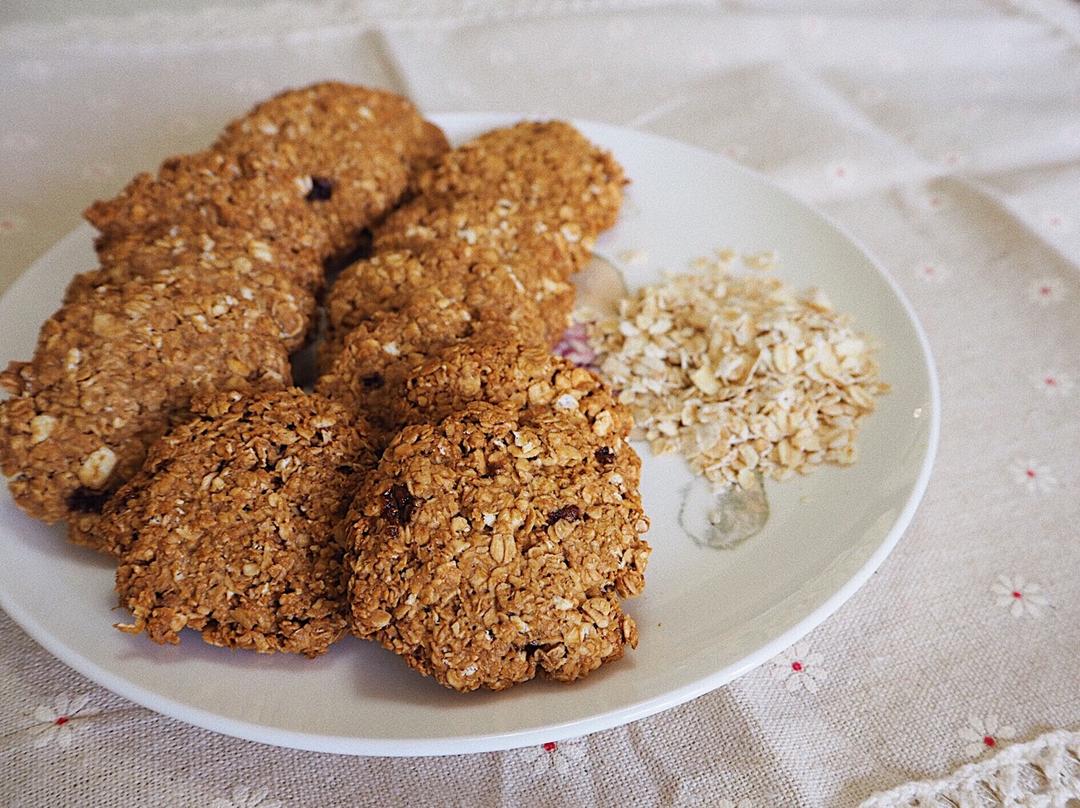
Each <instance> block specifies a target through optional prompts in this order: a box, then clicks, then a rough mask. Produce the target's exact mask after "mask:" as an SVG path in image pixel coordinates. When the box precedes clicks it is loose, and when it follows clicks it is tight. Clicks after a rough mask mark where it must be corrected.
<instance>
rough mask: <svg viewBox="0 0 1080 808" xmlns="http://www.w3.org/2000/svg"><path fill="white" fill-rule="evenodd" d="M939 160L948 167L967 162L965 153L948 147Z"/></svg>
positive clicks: (958, 165) (955, 166) (957, 166)
mask: <svg viewBox="0 0 1080 808" xmlns="http://www.w3.org/2000/svg"><path fill="white" fill-rule="evenodd" d="M941 162H943V163H944V164H945V165H947V166H948V167H949V168H959V167H960V166H962V165H963V164H964V163H966V162H967V155H965V154H964V153H963V152H958V151H956V150H955V149H950V150H949V151H947V152H945V154H943V155H942V156H941Z"/></svg>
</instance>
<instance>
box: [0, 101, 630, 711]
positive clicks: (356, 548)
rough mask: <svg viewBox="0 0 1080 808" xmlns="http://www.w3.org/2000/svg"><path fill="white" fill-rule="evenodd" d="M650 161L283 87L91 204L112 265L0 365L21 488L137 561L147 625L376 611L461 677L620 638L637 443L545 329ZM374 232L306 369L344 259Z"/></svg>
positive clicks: (126, 574) (365, 627) (125, 559)
mask: <svg viewBox="0 0 1080 808" xmlns="http://www.w3.org/2000/svg"><path fill="white" fill-rule="evenodd" d="M624 182H625V181H624V179H623V176H622V172H621V169H620V168H619V166H618V165H617V164H616V163H615V162H614V160H612V158H611V157H610V155H608V154H606V153H604V152H602V151H600V150H598V149H596V148H595V147H594V146H592V144H590V143H589V142H588V141H587V140H586V139H585V138H583V137H582V136H581V135H580V133H578V132H577V131H576V130H575V129H574V128H573V127H571V126H569V125H567V124H564V123H559V122H552V123H523V124H519V125H517V126H513V127H509V128H506V129H502V130H497V131H494V132H490V133H488V134H486V135H482V136H481V137H479V138H477V139H475V140H474V141H472V142H470V143H468V144H466V145H464V146H462V147H460V148H458V149H456V150H453V151H447V145H446V141H445V138H444V137H443V135H442V133H441V132H440V131H439V130H438V129H437V128H436V127H434V126H433V125H431V124H430V123H428V122H426V121H424V120H423V119H422V118H421V117H420V116H419V115H418V114H417V113H416V111H415V109H413V108H412V107H411V106H410V105H409V104H408V103H407V102H406V101H404V100H403V99H401V98H399V97H397V96H394V95H392V94H389V93H385V92H381V91H375V90H369V89H366V88H361V87H351V86H348V85H342V84H333V83H328V84H320V85H315V86H312V87H309V88H306V89H302V90H297V91H292V92H288V93H284V94H282V95H279V96H277V97H275V98H273V99H271V100H270V101H267V102H265V103H264V104H261V105H259V106H258V107H256V108H255V109H254V110H252V111H251V112H249V113H248V114H247V115H246V116H244V117H243V118H241V119H239V120H238V121H235V122H233V123H232V124H230V125H229V126H228V127H227V128H226V130H225V132H224V133H223V135H222V136H221V137H220V138H219V139H218V141H217V142H216V143H215V144H214V145H213V146H212V147H211V148H210V149H208V150H206V151H205V152H201V153H198V154H194V155H186V156H182V157H177V158H172V159H170V160H168V161H166V163H164V164H163V165H162V167H161V169H160V170H159V171H158V173H157V174H156V175H153V176H151V175H140V176H139V177H136V178H135V179H134V180H133V181H132V182H131V183H130V184H129V185H128V187H127V188H125V190H124V191H123V192H122V193H121V194H120V195H119V196H118V197H116V198H114V199H112V200H108V201H105V202H98V203H96V204H95V205H93V206H92V207H91V208H90V210H89V211H88V212H87V217H88V218H89V219H90V221H91V222H92V223H93V224H94V225H95V226H96V227H97V228H98V229H99V231H100V233H101V235H100V236H99V238H98V239H97V242H96V248H97V251H98V255H99V258H100V261H101V266H100V267H99V268H98V269H96V270H94V271H92V272H87V273H84V274H82V275H79V276H77V277H76V278H75V280H74V281H73V282H72V284H71V286H70V287H69V289H68V292H67V295H66V298H65V302H64V306H63V308H61V309H60V311H58V312H57V313H56V314H55V315H54V316H53V317H52V318H50V320H49V321H48V322H47V323H46V324H45V326H44V327H43V328H42V332H41V335H40V337H39V342H38V346H37V350H36V352H35V355H34V358H33V359H32V360H31V361H29V362H25V363H21V362H20V363H13V364H12V366H11V367H9V368H8V370H7V371H6V372H5V373H4V374H2V376H0V382H2V383H3V385H4V386H5V387H6V388H7V389H8V390H10V391H11V392H12V397H11V398H9V399H8V400H7V401H5V402H3V403H2V404H0V465H2V467H3V470H4V472H5V473H6V474H8V475H11V477H12V479H11V481H10V486H11V489H12V492H13V494H14V496H15V499H16V501H17V502H18V504H19V505H20V506H21V507H23V509H24V510H26V511H27V512H28V513H30V514H32V515H34V516H36V517H38V518H41V519H45V520H46V521H56V520H59V519H65V520H67V522H68V525H69V535H70V536H71V538H72V539H73V540H75V541H77V542H80V543H83V544H87V545H90V546H92V547H95V548H96V549H99V550H102V551H104V552H107V553H109V554H111V555H113V556H115V557H117V558H118V559H119V562H120V564H119V568H118V571H117V578H116V580H117V591H118V592H119V595H120V602H121V604H122V605H123V606H125V607H127V608H128V609H129V610H130V611H131V613H132V616H133V621H132V622H131V623H129V624H126V625H123V626H121V628H122V629H124V630H126V631H130V632H134V633H137V632H145V633H146V634H147V635H148V636H149V637H150V638H151V639H153V640H155V641H157V642H178V640H179V636H178V635H179V632H180V631H181V630H182V629H184V628H191V629H194V630H196V631H199V632H200V633H201V635H202V637H203V639H204V640H206V641H207V642H210V643H212V644H215V645H222V646H227V647H235V648H246V649H252V650H256V651H261V652H273V651H287V652H295V653H302V654H306V655H308V656H316V655H318V654H320V653H322V652H324V651H325V650H326V649H327V648H328V647H329V645H330V644H332V643H333V642H335V641H336V640H337V639H339V638H340V637H341V636H343V635H344V633H345V632H346V631H349V630H351V631H352V632H353V633H355V634H356V635H358V636H360V637H363V638H371V639H376V640H378V641H379V642H381V643H382V644H383V645H385V646H386V647H388V648H390V649H392V650H394V651H395V652H397V653H399V654H401V655H402V656H403V657H404V658H405V659H406V661H407V662H408V663H409V664H410V665H411V666H412V667H414V668H416V669H417V670H419V671H421V672H423V673H425V674H428V675H431V676H433V677H434V678H435V679H437V680H438V681H439V682H440V683H442V684H444V685H447V686H449V687H452V688H454V689H457V690H462V691H467V690H473V689H476V688H479V687H487V688H491V689H502V688H505V687H509V686H510V685H512V684H514V683H516V682H520V681H524V680H526V679H529V678H532V677H533V676H534V675H535V674H536V673H537V671H538V670H539V671H543V672H545V673H546V674H548V675H549V676H551V677H553V678H556V679H560V680H564V681H570V680H573V679H577V678H579V677H581V676H583V675H585V674H586V673H588V672H589V671H591V670H593V669H595V668H596V667H598V666H599V665H600V664H602V663H604V662H606V661H610V660H614V659H617V658H618V657H619V656H621V654H622V652H623V649H624V647H625V646H626V645H630V646H633V645H635V644H636V641H637V631H636V627H635V625H634V622H633V621H632V620H631V618H630V617H629V616H627V615H625V614H624V613H623V612H622V609H621V606H620V601H619V598H620V597H627V596H631V595H634V594H637V593H638V592H640V591H641V589H642V587H643V585H644V580H643V572H644V568H645V564H646V562H647V559H648V554H649V548H648V545H647V544H646V543H645V542H644V540H643V539H642V534H643V533H644V532H645V531H646V530H647V529H648V520H647V518H646V517H645V515H644V513H643V510H642V507H641V500H640V495H639V493H638V483H639V477H640V461H639V459H638V457H637V456H636V454H635V453H634V452H633V450H632V449H631V448H630V447H629V445H628V444H627V443H626V438H627V436H628V434H629V432H630V427H631V420H630V416H629V415H628V413H627V411H626V410H625V409H624V408H623V407H622V406H621V405H619V404H618V403H617V402H616V401H615V400H614V398H613V396H612V394H611V393H610V391H609V390H608V389H607V388H606V387H605V386H604V385H603V384H602V383H601V382H600V381H599V380H598V379H597V378H596V377H595V376H594V375H592V374H591V373H590V372H589V371H587V370H585V369H582V368H578V367H575V366H574V365H572V364H571V363H569V362H567V361H566V360H564V359H561V358H559V357H556V356H554V355H552V354H551V352H550V348H551V346H552V345H554V343H555V342H557V341H558V339H559V338H560V336H561V335H562V333H563V331H564V329H565V327H566V325H567V322H568V318H569V313H570V310H571V307H572V305H573V300H574V291H573V286H572V285H571V284H570V276H571V274H572V273H573V272H574V271H575V270H576V269H578V268H580V267H581V265H582V264H583V263H584V262H585V261H586V260H587V259H588V256H589V252H590V249H591V246H592V244H593V242H594V240H595V238H596V236H597V235H598V234H599V233H600V232H601V231H602V230H604V229H605V228H607V227H610V226H611V225H612V224H613V223H614V220H615V217H616V215H617V213H618V209H619V206H620V202H621V196H622V186H623V184H624ZM366 228H369V230H368V231H367V232H366V233H365V229H366ZM365 241H367V242H368V243H371V244H373V245H374V247H373V251H372V252H370V253H369V254H368V256H367V257H365V258H363V259H361V260H359V261H356V262H355V263H353V264H352V265H351V266H349V267H348V268H347V269H345V271H344V272H342V273H341V274H340V276H339V277H338V278H337V280H336V282H335V283H334V284H333V285H332V286H331V288H330V289H329V290H328V291H327V292H326V294H325V301H324V302H325V311H326V315H327V321H328V327H327V333H326V335H325V338H324V339H323V340H322V341H321V343H320V344H319V345H318V346H317V348H318V358H319V364H320V370H321V375H320V377H319V379H318V380H317V382H316V385H315V392H314V393H306V392H304V391H302V390H299V389H297V388H295V387H291V386H290V385H291V371H290V365H289V361H288V360H289V354H290V352H292V351H295V350H296V349H297V348H299V347H301V346H303V345H304V344H305V343H306V342H308V341H309V340H310V337H311V334H312V332H313V330H314V325H315V322H316V319H317V314H318V311H319V309H318V305H317V302H318V301H319V300H320V298H322V296H323V290H322V285H323V283H324V278H325V272H324V267H325V266H326V265H327V262H334V261H336V262H340V261H341V259H342V256H347V255H349V254H350V253H354V252H355V251H357V249H358V247H360V246H361V245H362V244H363V243H364V242H365Z"/></svg>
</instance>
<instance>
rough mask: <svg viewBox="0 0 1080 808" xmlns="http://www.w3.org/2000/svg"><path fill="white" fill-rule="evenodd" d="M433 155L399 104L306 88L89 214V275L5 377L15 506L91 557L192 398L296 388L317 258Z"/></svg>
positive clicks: (1, 460)
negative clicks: (112, 510) (296, 356)
mask: <svg viewBox="0 0 1080 808" xmlns="http://www.w3.org/2000/svg"><path fill="white" fill-rule="evenodd" d="M446 149H447V143H446V139H445V137H444V136H443V134H442V132H441V131H439V129H438V128H437V127H435V126H433V125H432V124H430V123H427V122H426V121H424V120H423V119H422V118H421V117H420V115H419V114H418V113H417V111H416V109H415V108H414V107H413V106H412V105H411V104H410V103H409V102H408V101H406V100H405V99H403V98H401V97H399V96H396V95H393V94H391V93H386V92H383V91H379V90H370V89H367V88H364V87H355V86H350V85H346V84H339V83H325V84H318V85H314V86H312V87H308V88H305V89H302V90H295V91H290V92H286V93H283V94H281V95H279V96H277V97H275V98H272V99H270V100H269V101H266V102H265V103H263V104H260V105H259V106H257V107H256V108H254V109H253V110H252V111H251V112H249V113H248V114H247V115H245V116H244V117H242V118H240V119H239V120H237V121H235V122H233V123H231V124H230V125H229V126H228V127H227V128H226V129H225V132H224V133H223V134H222V136H221V137H220V138H219V139H218V141H217V142H216V143H215V144H214V145H213V146H211V147H210V148H209V149H207V150H205V151H202V152H199V153H196V154H189V155H183V156H180V157H173V158H170V159H169V160H166V161H165V163H163V164H162V166H161V168H160V169H159V170H158V172H157V173H156V174H140V175H139V176H137V177H135V179H133V180H132V181H131V182H130V183H129V184H128V186H127V187H126V188H125V189H124V190H123V192H121V193H120V195H119V196H117V197H115V198H113V199H110V200H107V201H101V202H97V203H95V204H94V205H93V206H91V208H90V209H89V210H88V211H87V213H86V216H87V219H89V221H90V222H91V224H93V225H94V226H95V227H96V228H97V229H98V230H99V231H100V235H99V236H98V238H97V240H96V243H95V246H96V249H97V252H98V256H99V259H100V262H101V266H100V268H99V269H96V270H94V271H92V272H87V273H84V274H81V275H78V276H77V277H76V278H75V279H74V281H73V282H72V283H71V286H70V288H69V289H68V292H67V295H66V297H65V302H64V305H63V307H62V308H61V309H60V310H59V311H57V312H56V313H55V314H54V315H53V316H52V317H51V318H50V319H49V320H48V321H47V322H46V323H45V325H44V326H43V327H42V329H41V333H40V336H39V338H38V344H37V348H36V350H35V352H34V357H33V359H31V360H30V361H29V362H14V363H12V364H11V365H10V366H9V367H8V368H7V370H6V371H4V372H3V373H2V374H0V386H3V387H4V388H5V389H6V390H8V391H9V392H10V393H11V398H9V399H8V400H6V401H4V402H3V403H2V404H0V468H2V469H3V471H4V473H5V474H7V475H9V476H11V477H12V479H11V480H10V488H11V492H12V495H13V496H14V498H15V501H16V502H17V503H18V504H19V506H20V507H22V508H23V510H25V511H26V512H27V513H29V514H30V515H32V516H35V517H37V518H39V519H43V520H45V521H47V522H55V521H58V520H66V521H67V522H68V525H69V532H70V535H71V537H72V538H73V539H74V540H75V541H78V542H81V543H85V544H88V545H90V546H94V547H97V546H100V545H101V544H102V539H101V538H100V536H99V531H98V530H97V524H98V522H99V520H100V514H101V511H102V509H103V508H104V507H105V504H106V502H107V501H108V500H109V498H110V497H111V496H112V494H113V492H115V491H116V489H117V488H119V487H120V485H121V484H123V483H124V482H125V481H126V480H128V479H130V478H131V477H132V475H134V474H135V472H136V471H137V470H138V469H139V467H140V466H141V464H142V462H143V459H144V457H145V456H146V451H147V448H148V447H149V446H150V445H151V444H152V443H153V442H154V441H155V440H157V439H158V438H159V437H160V436H161V435H162V434H163V433H164V432H165V431H166V430H167V429H168V428H169V427H171V426H173V425H176V424H178V423H182V422H184V421H187V420H189V419H190V418H191V417H192V413H191V403H192V400H193V398H195V397H196V396H198V395H199V394H201V393H207V392H214V391H222V390H246V391H250V392H257V391H269V390H280V389H283V388H285V387H287V386H288V385H289V384H290V383H291V370H290V365H289V353H290V352H291V351H293V350H295V349H296V348H298V347H299V346H300V345H302V344H303V343H304V342H305V340H306V339H307V338H308V336H309V334H310V332H311V330H312V326H313V324H314V322H315V313H316V304H315V301H316V296H317V295H318V294H319V293H320V291H321V287H322V284H323V278H324V270H323V265H324V261H326V260H327V259H329V258H331V257H333V256H337V255H340V254H342V253H344V252H347V251H349V250H350V249H352V247H353V246H354V245H355V244H356V242H357V240H358V239H359V238H361V235H362V233H363V231H364V229H365V228H367V227H368V226H369V225H370V224H372V222H374V221H375V219H377V218H378V217H380V216H382V215H383V214H385V213H386V212H387V211H388V210H389V209H390V208H391V207H392V206H393V205H395V204H397V203H398V201H399V200H400V199H401V198H402V197H403V196H404V194H406V193H407V191H408V189H409V186H410V183H411V182H412V181H413V177H414V176H415V175H416V173H417V171H418V170H419V169H420V168H422V167H424V166H426V165H427V164H428V163H430V161H431V160H432V159H434V158H435V157H437V156H438V155H440V154H441V153H443V152H444V151H445V150H446Z"/></svg>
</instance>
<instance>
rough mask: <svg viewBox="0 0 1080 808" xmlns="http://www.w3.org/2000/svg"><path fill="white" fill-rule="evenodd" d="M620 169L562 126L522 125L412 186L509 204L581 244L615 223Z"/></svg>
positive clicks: (450, 158) (473, 146) (456, 156)
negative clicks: (577, 238) (572, 234)
mask: <svg viewBox="0 0 1080 808" xmlns="http://www.w3.org/2000/svg"><path fill="white" fill-rule="evenodd" d="M625 184H626V178H625V176H624V175H623V170H622V167H621V166H620V165H619V164H618V163H617V162H616V161H615V159H614V158H613V157H612V156H611V154H610V153H609V152H606V151H603V150H602V149H598V148H597V147H596V146H594V145H593V144H592V143H590V142H589V141H588V140H587V139H586V138H585V137H584V136H583V135H582V134H581V133H580V132H579V131H578V130H577V129H575V128H574V127H573V126H571V125H570V124H568V123H566V122H565V121H547V122H528V121H526V122H522V123H519V124H516V125H514V126H509V127H506V128H503V129H495V130H492V131H490V132H486V133H485V134H483V135H480V137H478V138H475V139H474V140H471V141H469V142H468V143H466V144H464V145H462V146H459V147H458V148H456V149H453V150H452V151H449V152H447V153H446V154H445V155H443V156H442V157H441V158H440V159H439V160H437V161H436V162H435V164H434V165H433V166H432V167H431V169H429V170H428V171H425V172H422V173H420V174H419V175H417V177H416V180H415V182H414V185H415V187H416V190H417V191H418V192H419V193H420V194H422V195H425V196H429V197H430V196H452V197H462V196H471V197H488V198H491V199H500V198H502V199H510V200H513V201H514V202H517V203H519V204H520V205H522V206H523V208H525V209H527V210H529V211H532V212H534V213H536V214H537V216H538V218H539V219H541V220H542V221H544V222H546V223H547V224H548V226H549V227H551V228H552V229H556V230H557V229H562V228H566V229H568V230H569V231H570V232H578V233H580V237H581V238H584V239H590V238H595V237H596V236H597V235H599V234H600V233H601V232H602V231H604V230H607V229H608V228H609V227H611V226H612V225H614V224H615V219H616V217H617V216H618V213H619V207H620V206H621V204H622V189H623V186H624V185H625Z"/></svg>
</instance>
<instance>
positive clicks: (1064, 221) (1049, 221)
mask: <svg viewBox="0 0 1080 808" xmlns="http://www.w3.org/2000/svg"><path fill="white" fill-rule="evenodd" d="M1042 220H1043V222H1044V223H1045V224H1046V226H1047V227H1049V228H1050V229H1051V230H1054V231H1056V232H1058V233H1071V232H1072V229H1073V228H1072V222H1071V221H1070V220H1069V218H1068V217H1067V216H1066V215H1065V214H1064V213H1062V212H1060V211H1057V210H1048V211H1045V212H1044V213H1043V214H1042Z"/></svg>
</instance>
